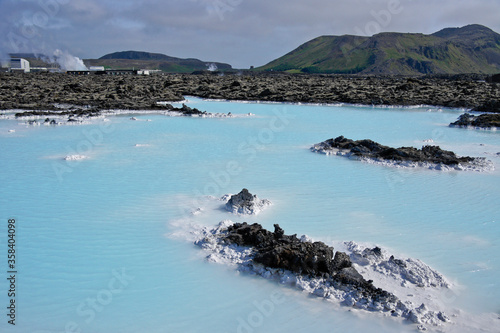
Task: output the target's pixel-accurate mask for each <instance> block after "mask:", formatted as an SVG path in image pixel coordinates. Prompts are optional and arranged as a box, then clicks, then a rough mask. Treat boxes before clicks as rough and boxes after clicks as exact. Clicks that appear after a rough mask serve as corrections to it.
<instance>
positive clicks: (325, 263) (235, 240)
mask: <svg viewBox="0 0 500 333" xmlns="http://www.w3.org/2000/svg"><path fill="white" fill-rule="evenodd" d="M225 241H226V242H227V243H229V244H236V245H239V246H251V247H253V248H254V249H255V251H256V252H255V256H254V259H253V261H254V262H256V263H260V264H262V265H264V266H266V267H271V268H281V269H286V270H289V271H292V272H294V273H298V274H302V275H307V276H309V277H321V278H325V279H328V280H332V282H333V281H335V282H339V283H342V284H347V285H353V286H356V287H359V288H362V289H363V292H364V293H365V294H367V295H370V296H371V297H376V298H394V296H393V295H392V294H390V293H388V292H387V291H384V290H382V289H380V288H376V287H374V286H373V285H372V281H366V280H365V279H364V278H363V276H361V274H359V273H358V271H357V270H356V269H355V268H354V267H352V263H351V260H350V258H349V256H348V255H347V254H346V253H343V252H336V253H335V255H334V254H333V248H332V247H330V246H327V245H326V244H325V243H323V242H314V243H312V242H303V241H301V240H300V239H298V238H297V235H290V236H289V235H285V232H284V230H283V229H281V228H280V226H279V225H278V224H275V225H274V232H270V231H268V230H266V229H264V228H263V227H262V226H261V225H260V224H257V223H254V224H251V225H250V224H247V223H246V222H244V223H235V224H233V225H232V226H229V227H228V229H227V234H226V236H225Z"/></svg>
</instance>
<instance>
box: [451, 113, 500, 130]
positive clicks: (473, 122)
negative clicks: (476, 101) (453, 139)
mask: <svg viewBox="0 0 500 333" xmlns="http://www.w3.org/2000/svg"><path fill="white" fill-rule="evenodd" d="M450 126H451V127H480V128H493V127H500V113H493V114H489V113H484V114H480V115H477V116H475V115H473V114H470V113H464V114H463V115H461V116H460V117H459V118H458V120H457V121H455V122H454V123H451V124H450Z"/></svg>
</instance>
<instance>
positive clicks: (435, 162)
mask: <svg viewBox="0 0 500 333" xmlns="http://www.w3.org/2000/svg"><path fill="white" fill-rule="evenodd" d="M311 150H312V151H313V152H318V153H323V154H327V155H331V154H335V155H340V156H345V157H350V158H356V159H360V160H364V161H369V162H372V163H379V164H384V165H391V166H403V167H416V166H422V167H428V168H430V169H438V170H441V169H456V170H467V169H471V170H476V169H477V170H479V171H482V170H483V169H487V168H489V167H491V166H490V165H489V164H490V163H488V162H487V161H486V160H485V159H484V158H476V157H469V156H465V157H460V156H457V155H455V153H454V152H452V151H448V150H444V149H441V148H440V147H439V146H429V145H427V146H423V147H422V149H417V148H414V147H400V148H393V147H388V146H384V145H381V144H380V143H377V142H374V141H372V140H357V141H354V140H351V139H347V138H345V137H343V136H339V137H337V138H335V139H329V140H326V141H323V142H320V143H318V144H315V145H314V146H312V147H311Z"/></svg>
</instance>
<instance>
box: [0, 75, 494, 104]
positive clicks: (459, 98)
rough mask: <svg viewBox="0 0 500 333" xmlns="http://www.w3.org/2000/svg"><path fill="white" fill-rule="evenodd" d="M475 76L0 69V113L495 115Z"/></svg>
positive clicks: (488, 90)
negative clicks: (263, 106)
mask: <svg viewBox="0 0 500 333" xmlns="http://www.w3.org/2000/svg"><path fill="white" fill-rule="evenodd" d="M482 79H484V77H481V76H467V75H458V76H422V77H398V76H352V75H351V76H349V75H305V74H304V75H292V74H284V73H251V72H246V73H242V74H241V75H238V74H225V75H222V74H221V75H214V74H200V75H195V74H164V75H151V76H140V75H139V76H137V75H123V76H105V75H103V76H100V75H83V76H75V75H68V74H64V73H58V74H55V73H31V74H12V73H2V74H0V110H12V109H20V110H44V111H69V112H82V110H83V111H85V110H87V109H88V110H93V111H96V112H99V111H100V110H114V109H116V110H159V111H162V110H163V111H164V110H165V108H169V107H168V106H163V105H159V104H158V102H168V101H171V102H174V101H182V100H184V97H183V96H189V95H192V96H198V97H202V98H210V99H226V100H245V101H270V102H271V101H272V102H292V103H350V104H365V105H398V106H413V105H434V106H443V107H454V108H468V109H475V110H478V111H483V112H485V111H488V112H500V103H498V101H499V100H500V85H499V84H497V83H488V82H485V81H482Z"/></svg>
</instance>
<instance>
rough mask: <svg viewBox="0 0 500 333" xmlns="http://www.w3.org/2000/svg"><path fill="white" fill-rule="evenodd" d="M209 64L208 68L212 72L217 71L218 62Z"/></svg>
mask: <svg viewBox="0 0 500 333" xmlns="http://www.w3.org/2000/svg"><path fill="white" fill-rule="evenodd" d="M207 66H208V70H209V71H210V72H215V71H216V70H217V65H216V64H214V63H211V64H207Z"/></svg>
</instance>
